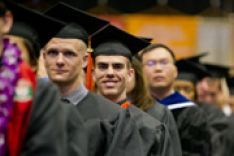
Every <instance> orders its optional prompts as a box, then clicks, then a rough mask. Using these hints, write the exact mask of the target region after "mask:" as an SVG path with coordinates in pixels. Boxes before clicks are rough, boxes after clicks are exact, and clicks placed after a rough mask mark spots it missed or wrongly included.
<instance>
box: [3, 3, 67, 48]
mask: <svg viewBox="0 0 234 156" xmlns="http://www.w3.org/2000/svg"><path fill="white" fill-rule="evenodd" d="M6 5H7V7H8V8H9V10H11V11H12V13H13V15H14V21H18V22H22V23H25V24H26V25H28V27H30V28H32V29H34V30H35V32H37V35H38V42H39V43H40V46H44V45H45V44H46V43H47V42H48V41H49V40H50V39H51V38H52V37H54V35H55V34H56V33H57V32H58V31H59V30H60V29H61V28H62V27H64V26H65V24H64V23H63V22H61V21H58V20H56V19H54V18H51V17H48V16H46V15H44V14H42V13H40V12H38V11H35V10H32V9H29V8H26V7H25V6H23V5H20V4H16V3H14V2H12V1H7V2H6Z"/></svg>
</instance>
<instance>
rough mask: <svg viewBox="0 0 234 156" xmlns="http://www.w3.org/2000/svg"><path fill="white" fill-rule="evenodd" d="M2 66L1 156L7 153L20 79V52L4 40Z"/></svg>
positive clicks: (0, 76) (0, 99)
mask: <svg viewBox="0 0 234 156" xmlns="http://www.w3.org/2000/svg"><path fill="white" fill-rule="evenodd" d="M0 61H1V66H0V156H5V155H6V151H7V143H6V142H7V141H6V132H7V125H8V121H9V120H10V113H11V110H12V107H13V99H14V91H15V86H16V83H17V80H18V78H19V65H20V63H21V59H20V51H19V49H18V48H17V46H16V45H15V44H11V43H10V42H9V40H8V39H4V40H3V51H2V53H1V60H0Z"/></svg>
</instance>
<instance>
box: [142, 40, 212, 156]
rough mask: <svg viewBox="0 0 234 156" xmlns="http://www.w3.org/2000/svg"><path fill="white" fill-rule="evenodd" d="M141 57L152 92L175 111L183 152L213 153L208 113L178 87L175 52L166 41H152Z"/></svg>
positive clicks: (161, 102) (201, 155) (203, 154)
mask: <svg viewBox="0 0 234 156" xmlns="http://www.w3.org/2000/svg"><path fill="white" fill-rule="evenodd" d="M141 61H142V65H143V67H142V68H143V73H144V74H145V76H146V78H147V83H148V87H149V89H150V92H151V95H152V96H153V97H154V99H155V100H156V101H158V102H159V103H160V104H163V105H165V106H167V107H168V108H169V109H170V110H171V111H172V113H173V116H174V118H175V120H176V123H177V127H178V131H179V136H180V141H181V145H182V152H183V155H193V154H194V155H195V154H196V155H200V156H205V155H207V156H209V155H211V134H210V132H209V129H208V123H207V122H208V120H207V117H206V114H205V113H204V111H203V110H202V109H200V108H199V107H198V106H197V105H196V104H195V103H194V102H193V101H191V100H189V99H187V98H186V97H185V96H183V95H181V94H180V93H179V92H177V91H175V90H174V82H175V80H176V78H177V76H178V70H177V67H176V66H175V55H174V52H173V51H172V50H171V49H170V48H169V47H168V46H166V45H164V44H151V45H150V46H148V47H147V48H145V49H143V51H142V54H141ZM194 130H195V131H196V132H195V131H194Z"/></svg>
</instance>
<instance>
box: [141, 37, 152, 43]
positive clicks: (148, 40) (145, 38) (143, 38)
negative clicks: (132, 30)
mask: <svg viewBox="0 0 234 156" xmlns="http://www.w3.org/2000/svg"><path fill="white" fill-rule="evenodd" d="M138 37H139V38H140V39H142V40H145V41H147V42H151V41H152V40H153V38H150V37H143V36H138Z"/></svg>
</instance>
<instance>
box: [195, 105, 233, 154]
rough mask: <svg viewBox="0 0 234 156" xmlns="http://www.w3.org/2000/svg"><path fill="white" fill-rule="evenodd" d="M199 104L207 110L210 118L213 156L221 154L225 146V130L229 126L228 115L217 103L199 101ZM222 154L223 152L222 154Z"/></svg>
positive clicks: (209, 127)
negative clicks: (223, 135) (223, 134)
mask: <svg viewBox="0 0 234 156" xmlns="http://www.w3.org/2000/svg"><path fill="white" fill-rule="evenodd" d="M198 106H199V107H200V108H201V109H202V110H203V111H204V112H205V114H206V117H207V120H208V129H209V132H210V134H211V144H212V156H215V155H217V156H218V155H220V152H222V150H223V148H221V146H223V145H224V144H223V137H222V133H223V131H226V128H228V127H229V123H230V122H229V121H228V120H227V119H228V117H226V116H225V114H224V113H223V111H222V110H221V109H220V108H218V107H217V106H215V105H212V104H207V103H201V102H199V103H198ZM221 155H222V154H221Z"/></svg>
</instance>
